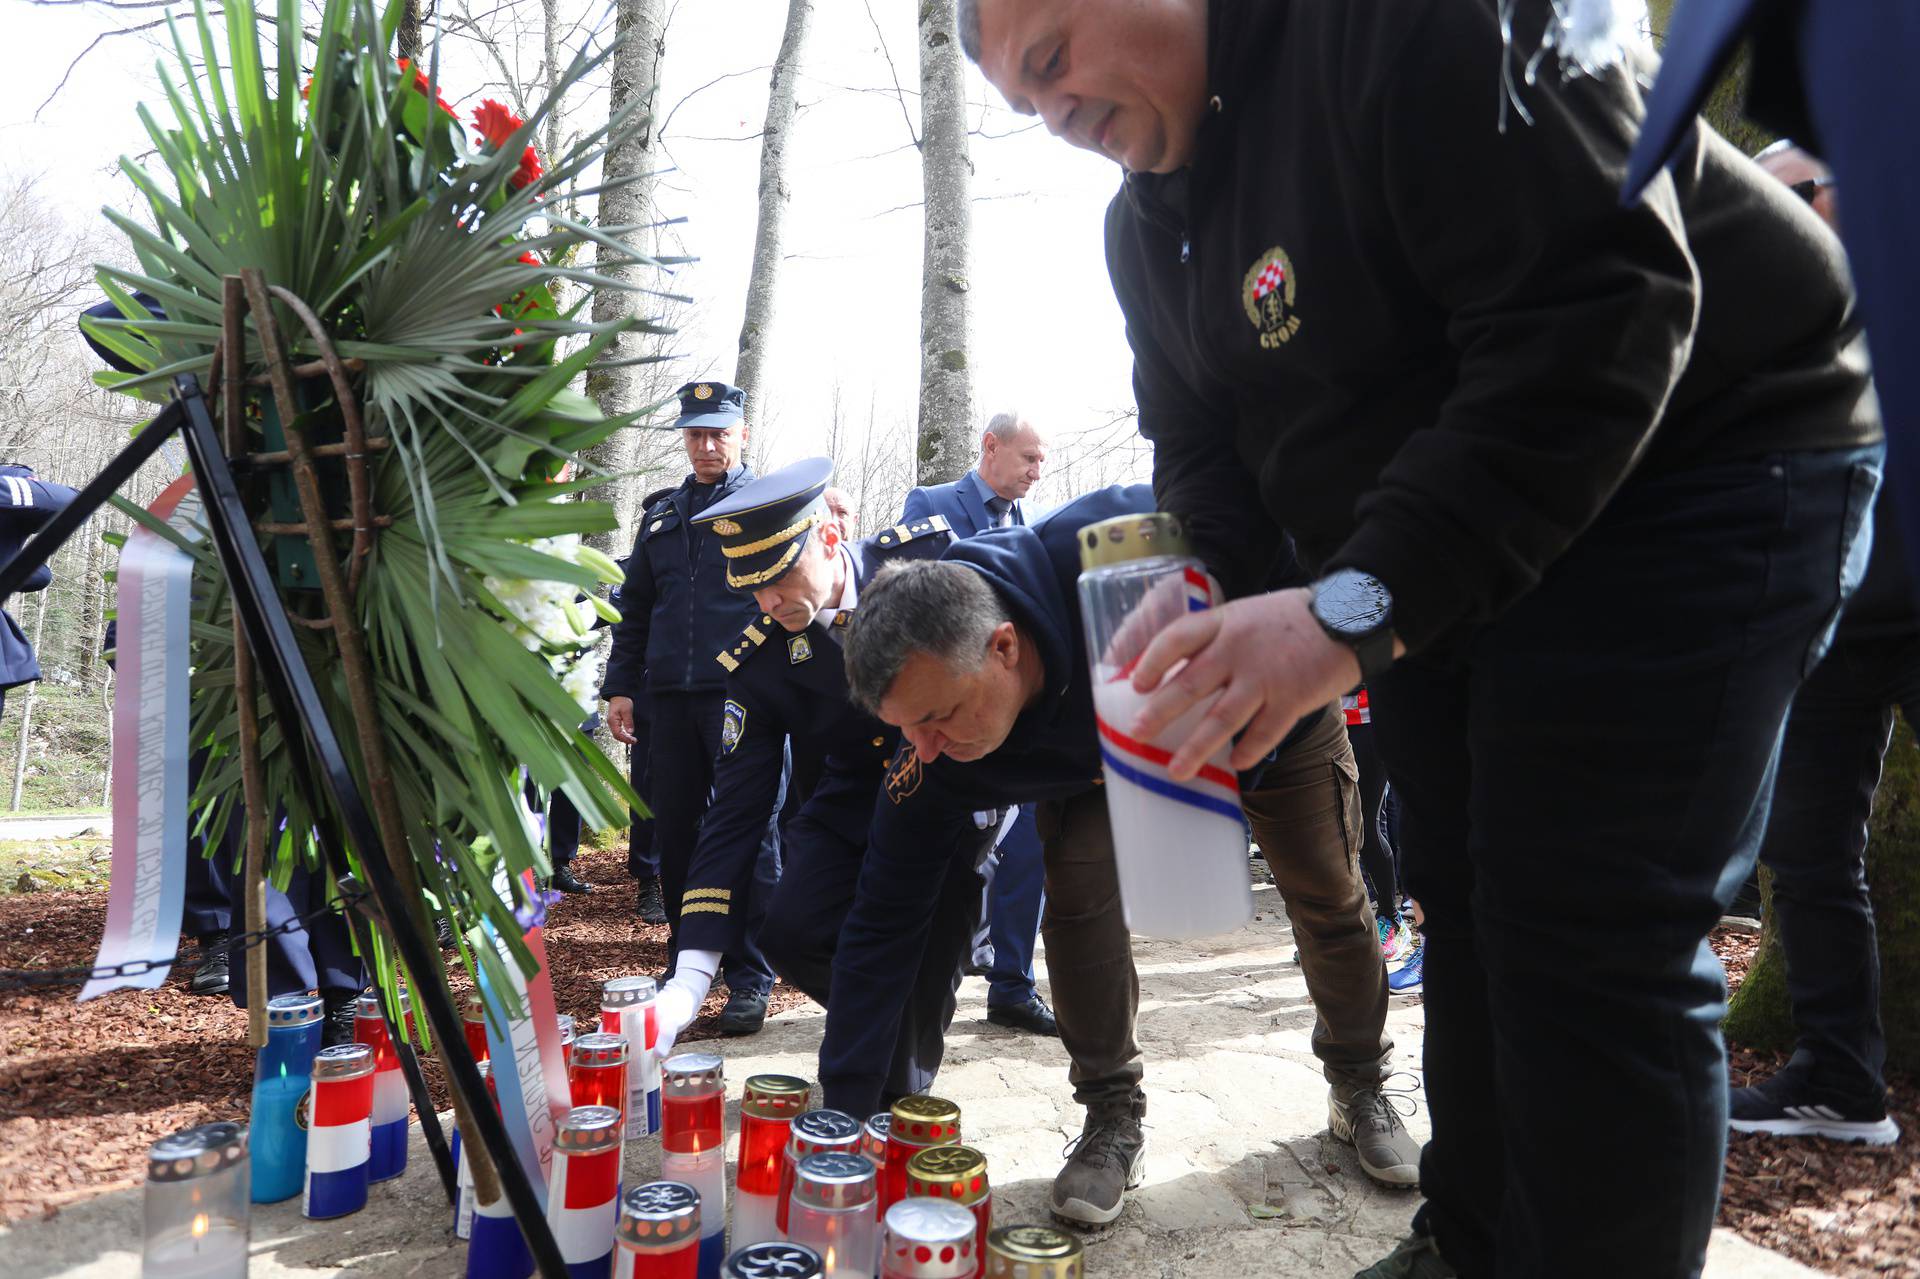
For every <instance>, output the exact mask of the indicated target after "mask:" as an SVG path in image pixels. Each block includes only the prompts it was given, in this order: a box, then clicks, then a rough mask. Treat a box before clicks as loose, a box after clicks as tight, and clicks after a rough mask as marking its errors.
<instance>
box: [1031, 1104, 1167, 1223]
mask: <svg viewBox="0 0 1920 1279" xmlns="http://www.w3.org/2000/svg"><path fill="white" fill-rule="evenodd" d="M1062 1153H1064V1154H1065V1155H1066V1158H1067V1166H1066V1167H1064V1168H1062V1169H1061V1170H1060V1175H1059V1176H1057V1177H1055V1178H1054V1179H1053V1194H1052V1196H1051V1197H1050V1199H1049V1201H1048V1206H1049V1207H1051V1208H1052V1209H1053V1215H1054V1216H1056V1217H1059V1218H1060V1219H1061V1220H1063V1221H1067V1222H1071V1223H1072V1224H1073V1225H1076V1226H1104V1225H1106V1224H1107V1223H1108V1222H1110V1221H1112V1220H1113V1219H1114V1218H1115V1217H1118V1216H1119V1215H1120V1207H1121V1205H1122V1204H1123V1203H1124V1202H1125V1201H1126V1197H1127V1191H1129V1190H1132V1189H1134V1188H1135V1187H1137V1186H1138V1185H1139V1184H1140V1182H1141V1181H1142V1179H1143V1178H1144V1177H1145V1175H1146V1167H1147V1135H1146V1133H1144V1132H1142V1131H1141V1129H1140V1120H1139V1118H1138V1117H1136V1116H1135V1115H1134V1114H1133V1113H1132V1112H1131V1111H1130V1110H1119V1111H1108V1112H1106V1113H1104V1114H1095V1113H1094V1112H1093V1111H1091V1110H1089V1111H1088V1112H1087V1120H1086V1124H1085V1126H1083V1127H1082V1128H1081V1129H1080V1135H1079V1136H1078V1137H1075V1138H1074V1139H1073V1140H1072V1141H1071V1142H1069V1143H1067V1148H1066V1150H1065V1151H1064V1152H1062Z"/></svg>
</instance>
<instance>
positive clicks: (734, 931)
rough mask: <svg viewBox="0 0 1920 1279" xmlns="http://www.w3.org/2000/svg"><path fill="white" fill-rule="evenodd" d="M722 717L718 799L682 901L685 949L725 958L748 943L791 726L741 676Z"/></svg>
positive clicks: (704, 823)
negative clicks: (750, 904)
mask: <svg viewBox="0 0 1920 1279" xmlns="http://www.w3.org/2000/svg"><path fill="white" fill-rule="evenodd" d="M769 660H770V659H769ZM722 716H723V719H722V723H723V725H724V728H723V730H722V732H721V744H720V754H719V755H718V756H717V757H715V759H714V763H713V802H712V804H711V805H709V806H708V808H707V815H706V816H705V817H703V818H702V819H701V820H700V838H699V842H698V843H697V844H696V845H695V846H694V850H693V860H692V861H691V862H689V863H688V865H687V878H686V890H685V892H684V893H683V894H682V895H681V900H680V932H679V942H680V947H681V949H683V950H688V949H691V950H717V951H720V952H722V953H725V952H727V951H731V950H734V949H736V948H737V947H738V944H739V943H740V942H741V941H742V940H743V939H744V936H745V932H746V923H747V899H748V897H749V896H750V894H751V892H752V889H753V873H754V863H755V861H756V860H757V858H758V856H759V853H760V844H761V841H762V840H764V839H765V838H766V835H767V824H768V823H769V822H771V821H772V820H773V817H774V814H775V813H776V812H777V811H778V810H779V807H780V800H781V794H782V792H781V787H780V780H781V778H782V776H783V775H784V774H785V772H786V751H785V746H786V740H787V725H786V724H785V723H784V722H783V721H782V719H781V718H780V716H779V715H778V713H777V708H776V707H774V706H772V705H770V704H769V701H768V699H767V698H764V697H755V696H754V693H753V688H752V685H751V682H750V680H749V679H748V678H745V677H743V675H739V674H736V675H734V676H732V677H731V678H729V679H728V680H727V701H726V706H725V708H724V710H723V711H722Z"/></svg>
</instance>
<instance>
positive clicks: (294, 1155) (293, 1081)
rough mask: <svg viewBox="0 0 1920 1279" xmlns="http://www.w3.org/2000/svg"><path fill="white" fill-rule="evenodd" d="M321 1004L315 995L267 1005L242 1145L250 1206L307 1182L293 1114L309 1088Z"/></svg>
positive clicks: (290, 1193)
mask: <svg viewBox="0 0 1920 1279" xmlns="http://www.w3.org/2000/svg"><path fill="white" fill-rule="evenodd" d="M324 1013H325V1002H324V1001H323V1000H322V999H321V998H320V996H318V995H275V996H274V997H273V998H272V999H269V1000H268V1001H267V1042H266V1043H265V1044H264V1045H262V1047H261V1049H260V1051H259V1052H258V1053H256V1054H254V1062H253V1103H252V1105H251V1107H250V1108H249V1110H248V1113H247V1129H248V1134H247V1145H248V1147H249V1150H250V1160H251V1162H252V1165H253V1191H252V1193H253V1202H255V1203H257V1204H268V1203H279V1202H280V1201H281V1200H282V1199H291V1198H293V1197H294V1196H295V1195H297V1194H299V1193H300V1187H301V1186H302V1185H304V1184H305V1183H306V1179H307V1128H306V1124H305V1122H304V1121H302V1120H301V1119H300V1118H299V1116H298V1115H297V1113H296V1112H297V1111H298V1110H299V1108H300V1099H301V1098H302V1097H305V1096H306V1095H307V1089H309V1088H311V1087H312V1086H313V1055H314V1054H315V1053H317V1052H319V1051H320V1021H321V1018H322V1016H323V1015H324Z"/></svg>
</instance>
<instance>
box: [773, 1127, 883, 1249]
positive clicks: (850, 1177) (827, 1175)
mask: <svg viewBox="0 0 1920 1279" xmlns="http://www.w3.org/2000/svg"><path fill="white" fill-rule="evenodd" d="M876 1194H877V1192H876V1189H875V1186H874V1175H873V1164H872V1163H871V1162H870V1161H869V1160H868V1159H867V1157H866V1156H865V1155H862V1154H859V1153H857V1152H854V1151H839V1150H835V1151H827V1152H825V1153H823V1154H818V1155H808V1156H806V1157H805V1158H804V1159H802V1160H801V1161H800V1165H799V1167H798V1168H796V1169H795V1170H794V1179H793V1203H792V1206H791V1207H790V1208H789V1209H788V1212H787V1238H788V1239H789V1240H790V1241H792V1242H793V1243H798V1244H805V1245H806V1246H807V1247H809V1248H811V1249H813V1250H814V1251H815V1252H816V1253H818V1254H820V1270H821V1274H822V1275H824V1276H827V1279H834V1277H835V1276H838V1277H839V1279H872V1275H873V1263H874V1228H875V1224H876V1218H875V1216H874V1200H875V1196H876Z"/></svg>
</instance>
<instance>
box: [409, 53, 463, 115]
mask: <svg viewBox="0 0 1920 1279" xmlns="http://www.w3.org/2000/svg"><path fill="white" fill-rule="evenodd" d="M394 61H395V62H396V63H397V64H398V65H399V67H400V73H401V74H402V75H405V74H406V73H407V71H408V70H409V69H411V68H412V66H413V63H412V62H411V61H410V60H408V59H406V58H396V59H394ZM413 87H414V91H415V92H417V93H419V94H420V95H421V96H422V97H425V96H426V94H427V91H428V90H430V89H432V88H433V82H432V81H430V80H428V79H427V74H426V72H424V71H414V73H413ZM433 100H434V101H435V102H437V103H439V105H440V109H441V110H442V111H445V112H446V113H447V114H448V115H450V116H452V117H453V118H454V119H456V120H458V119H459V118H460V113H459V112H458V111H455V110H454V109H453V107H452V106H451V105H450V104H449V103H448V102H447V100H446V99H445V98H443V97H441V96H440V95H439V94H437V93H436V94H434V95H433Z"/></svg>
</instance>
